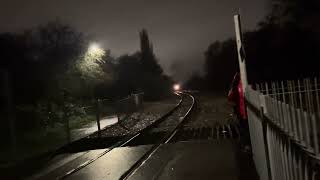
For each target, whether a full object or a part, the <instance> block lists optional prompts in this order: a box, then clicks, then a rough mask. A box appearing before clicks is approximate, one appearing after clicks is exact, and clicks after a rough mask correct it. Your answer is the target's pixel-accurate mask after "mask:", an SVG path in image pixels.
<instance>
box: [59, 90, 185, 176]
mask: <svg viewBox="0 0 320 180" xmlns="http://www.w3.org/2000/svg"><path fill="white" fill-rule="evenodd" d="M175 94H176V95H177V96H179V97H180V100H179V103H178V104H177V105H176V106H175V107H174V108H173V109H171V110H170V111H169V112H168V113H166V114H165V115H163V116H162V117H160V118H159V119H157V120H156V121H155V122H153V123H152V124H150V125H149V126H147V127H146V128H144V129H142V130H140V131H138V132H136V133H135V134H134V135H132V136H130V137H129V138H125V139H124V140H121V141H119V142H117V143H115V144H113V145H112V146H111V147H109V148H108V149H106V150H105V151H103V152H102V153H100V154H98V155H97V156H95V157H94V158H92V159H90V160H87V161H86V162H84V163H82V164H81V165H79V166H77V167H76V168H74V169H72V170H70V171H68V172H67V173H65V174H64V175H62V176H60V177H58V178H57V179H59V180H60V179H65V178H67V177H69V176H70V175H72V174H74V173H76V172H78V171H79V170H81V169H83V168H84V167H86V166H88V165H90V164H91V163H93V162H94V161H96V160H98V159H99V158H101V157H102V156H104V155H105V154H107V153H109V152H110V151H112V150H113V149H114V148H117V147H123V146H125V145H127V144H128V143H130V142H131V141H133V140H134V139H135V138H137V137H138V136H140V135H141V134H143V133H145V132H146V131H148V130H150V129H152V128H154V127H155V126H157V125H158V124H160V123H161V122H163V121H164V120H165V119H167V118H168V117H169V116H170V115H171V114H172V113H173V112H174V111H176V110H177V108H178V107H179V106H181V103H182V101H183V98H182V96H181V95H180V94H179V93H175Z"/></svg>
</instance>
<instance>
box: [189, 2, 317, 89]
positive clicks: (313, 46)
mask: <svg viewBox="0 0 320 180" xmlns="http://www.w3.org/2000/svg"><path fill="white" fill-rule="evenodd" d="M319 18H320V1H317V0H310V1H303V0H292V1H286V0H272V10H271V12H270V13H269V14H268V15H267V16H266V17H265V19H264V20H263V21H262V22H260V23H259V25H258V28H257V30H254V31H250V32H245V33H244V34H243V39H244V48H245V52H246V57H247V71H248V80H249V83H259V82H265V81H271V80H287V79H297V78H302V77H313V76H318V75H319V65H320V63H319V59H320V51H319V49H320V24H319V23H318V19H319ZM243 21H245V19H244V20H243ZM237 67H238V60H237V52H236V42H235V40H234V39H233V38H232V39H228V40H226V41H223V42H219V41H217V42H214V43H212V44H211V45H210V46H209V47H208V49H207V51H206V53H205V70H206V74H205V76H204V77H200V76H198V75H195V76H198V77H191V79H190V80H189V81H188V82H187V85H188V86H189V87H191V88H197V87H199V86H193V84H195V82H194V81H198V82H199V78H202V82H203V83H204V84H203V85H202V87H204V89H211V90H226V89H227V88H228V87H229V83H230V82H231V80H232V77H233V74H234V73H235V71H236V69H237Z"/></svg>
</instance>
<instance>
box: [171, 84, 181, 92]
mask: <svg viewBox="0 0 320 180" xmlns="http://www.w3.org/2000/svg"><path fill="white" fill-rule="evenodd" d="M180 88H181V87H180V84H175V85H174V86H173V89H174V90H175V91H179V90H180Z"/></svg>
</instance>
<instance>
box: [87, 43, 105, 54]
mask: <svg viewBox="0 0 320 180" xmlns="http://www.w3.org/2000/svg"><path fill="white" fill-rule="evenodd" d="M101 50H102V49H101V48H100V46H99V44H97V43H92V44H90V46H89V49H88V52H89V53H90V54H97V53H99V52H100V51H101Z"/></svg>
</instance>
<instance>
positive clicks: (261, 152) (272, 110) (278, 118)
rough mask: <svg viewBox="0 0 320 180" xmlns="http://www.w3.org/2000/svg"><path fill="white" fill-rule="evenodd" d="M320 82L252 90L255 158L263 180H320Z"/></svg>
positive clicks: (250, 115) (249, 97)
mask: <svg viewBox="0 0 320 180" xmlns="http://www.w3.org/2000/svg"><path fill="white" fill-rule="evenodd" d="M319 90H320V89H319V80H318V79H317V78H314V79H303V80H292V81H285V82H284V81H281V82H271V83H264V84H259V85H256V86H255V87H254V88H253V87H252V86H248V87H247V89H246V101H247V111H248V119H249V127H250V136H251V143H252V151H253V158H254V161H255V164H256V168H257V171H258V174H259V175H260V179H261V180H269V179H272V180H300V179H301V180H309V179H310V180H314V179H320V175H319V172H320V171H319V164H320V152H319V131H320V128H319V127H320V126H319V125H320V122H319V120H320V103H319V93H320V92H319Z"/></svg>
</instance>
